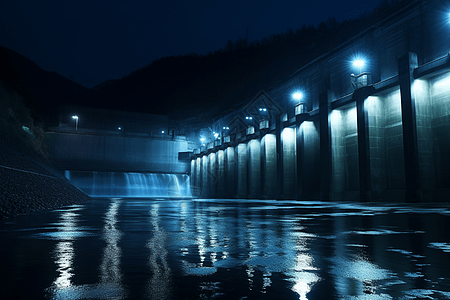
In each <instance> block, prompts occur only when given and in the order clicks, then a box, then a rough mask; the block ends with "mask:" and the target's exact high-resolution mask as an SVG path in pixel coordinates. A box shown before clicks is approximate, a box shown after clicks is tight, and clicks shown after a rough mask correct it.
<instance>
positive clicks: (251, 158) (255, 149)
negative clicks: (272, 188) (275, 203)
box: [247, 139, 261, 198]
mask: <svg viewBox="0 0 450 300" xmlns="http://www.w3.org/2000/svg"><path fill="white" fill-rule="evenodd" d="M247 153H248V154H247V158H248V160H247V162H248V171H247V178H248V185H247V187H248V197H249V198H259V197H260V196H261V143H260V141H259V140H258V139H253V140H250V141H249V142H248V144H247Z"/></svg>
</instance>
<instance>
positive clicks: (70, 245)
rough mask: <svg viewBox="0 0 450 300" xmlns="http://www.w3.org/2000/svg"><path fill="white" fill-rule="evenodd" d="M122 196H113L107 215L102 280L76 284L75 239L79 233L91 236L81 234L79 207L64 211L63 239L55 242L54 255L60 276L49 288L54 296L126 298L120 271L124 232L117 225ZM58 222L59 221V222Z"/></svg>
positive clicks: (60, 229)
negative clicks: (74, 277)
mask: <svg viewBox="0 0 450 300" xmlns="http://www.w3.org/2000/svg"><path fill="white" fill-rule="evenodd" d="M119 206H120V200H118V199H113V200H112V201H111V204H110V206H109V209H108V210H107V212H106V214H105V217H104V226H103V230H102V238H103V240H104V241H105V242H106V246H105V248H104V250H103V255H102V260H101V264H100V268H99V270H100V283H97V284H84V285H74V284H73V282H72V277H73V276H74V274H75V270H74V267H73V262H74V257H75V252H76V251H75V247H74V242H75V241H76V239H77V238H79V237H85V236H90V235H89V234H80V232H81V228H82V227H80V226H78V224H77V217H79V216H80V214H78V213H75V211H77V210H79V209H80V208H74V209H69V210H67V211H62V214H61V216H60V219H61V222H60V223H59V224H60V225H61V227H59V229H58V230H59V234H58V235H57V236H59V237H60V238H61V239H62V241H61V242H58V243H57V244H56V246H55V250H54V257H55V259H56V261H55V263H56V264H57V266H58V269H57V271H58V273H59V276H58V277H57V278H56V279H55V281H54V282H53V284H52V286H51V287H50V288H49V289H47V291H49V292H50V294H51V296H50V298H52V299H111V298H114V299H124V298H125V297H126V292H125V290H124V288H123V286H122V284H121V279H122V273H121V271H120V258H121V249H120V247H119V246H118V243H119V241H120V238H121V236H122V233H121V231H120V230H118V228H117V223H118V219H117V216H118V212H119ZM55 225H58V224H55ZM74 232H76V233H78V234H75V235H74V234H72V233H74Z"/></svg>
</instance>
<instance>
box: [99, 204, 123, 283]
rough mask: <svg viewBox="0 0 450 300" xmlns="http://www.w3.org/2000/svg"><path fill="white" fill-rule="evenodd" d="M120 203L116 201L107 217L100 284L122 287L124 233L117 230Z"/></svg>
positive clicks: (104, 227)
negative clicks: (121, 247)
mask: <svg viewBox="0 0 450 300" xmlns="http://www.w3.org/2000/svg"><path fill="white" fill-rule="evenodd" d="M120 201H121V200H118V199H114V200H113V201H112V202H111V205H110V207H109V209H108V211H107V212H106V215H105V224H104V226H103V234H102V238H103V239H104V240H105V242H106V247H105V249H104V250H103V256H102V262H101V264H100V283H102V284H113V285H116V286H118V287H119V286H121V280H122V274H121V272H120V258H121V255H122V250H121V249H120V247H119V245H118V244H119V241H120V238H121V237H122V232H121V231H120V230H119V229H118V228H117V222H118V220H117V215H118V211H119V206H120Z"/></svg>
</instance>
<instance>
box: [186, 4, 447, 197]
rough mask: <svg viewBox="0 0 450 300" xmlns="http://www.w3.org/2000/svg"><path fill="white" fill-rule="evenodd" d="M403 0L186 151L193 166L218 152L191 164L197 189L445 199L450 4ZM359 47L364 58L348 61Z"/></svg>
mask: <svg viewBox="0 0 450 300" xmlns="http://www.w3.org/2000/svg"><path fill="white" fill-rule="evenodd" d="M404 3H405V5H404V6H403V7H402V8H401V9H399V10H398V11H396V12H395V13H393V14H392V15H391V16H389V17H388V18H386V19H384V20H380V21H379V24H378V25H377V26H374V27H372V28H369V29H367V30H366V31H364V32H362V33H361V34H359V35H358V36H355V37H354V38H353V39H351V40H349V41H347V42H345V43H343V44H341V45H340V46H338V47H336V48H335V49H334V50H333V51H331V52H329V53H326V54H325V55H322V56H320V57H318V58H317V59H315V60H314V61H312V62H311V63H309V64H307V65H306V66H304V67H302V68H301V69H299V70H298V71H297V72H295V73H294V74H292V75H291V76H290V77H289V78H286V79H285V80H284V82H283V83H282V84H281V85H280V86H278V87H275V88H272V89H270V90H268V91H267V92H261V93H260V94H258V95H256V96H255V98H254V99H252V100H251V101H248V102H247V103H246V104H244V105H243V106H242V107H240V108H239V109H236V110H235V111H234V112H233V113H231V114H229V115H227V116H224V117H223V118H220V119H218V120H216V121H215V122H214V124H212V128H213V130H214V131H215V132H221V135H220V136H219V139H220V140H219V141H218V142H217V143H214V147H208V149H206V148H204V149H202V150H201V151H200V150H199V151H196V152H194V153H196V154H195V155H194V156H193V157H192V162H191V172H198V170H199V167H198V164H199V163H200V161H201V162H205V157H208V156H209V157H212V156H213V155H214V153H219V152H220V151H224V152H225V155H224V156H223V157H224V158H226V159H223V161H220V163H219V164H218V170H220V171H218V170H216V169H215V167H214V166H217V165H211V166H212V167H210V168H209V169H207V173H206V170H205V168H201V174H197V173H195V176H196V178H198V177H201V178H202V180H201V181H199V180H194V181H192V182H191V184H192V185H193V186H195V188H196V191H197V195H198V196H199V197H214V198H222V197H223V198H228V197H239V198H254V197H258V198H272V199H273V198H277V199H322V200H360V201H407V202H420V201H447V200H448V195H449V193H450V155H449V154H450V57H449V54H448V53H449V50H450V40H449V39H448V36H449V34H450V22H449V13H450V11H443V10H444V9H449V8H448V7H447V8H446V7H444V6H442V5H441V4H442V3H441V1H438V0H415V1H410V2H404ZM357 57H361V58H364V60H365V62H366V63H365V65H364V66H363V67H361V66H358V68H356V67H353V66H352V64H351V62H352V59H354V58H357ZM356 69H358V70H356ZM355 73H356V75H355ZM298 90H300V91H302V92H303V94H304V97H303V99H302V100H301V101H302V103H301V105H297V106H296V104H298V100H296V101H297V102H294V100H293V99H292V98H291V94H292V93H293V92H294V91H298ZM262 108H264V109H262ZM216 156H217V155H216ZM219 157H222V154H220V155H219ZM210 161H211V160H210ZM222 170H223V174H224V175H219V176H218V175H216V174H217V172H219V174H222ZM223 189H224V192H222V190H223Z"/></svg>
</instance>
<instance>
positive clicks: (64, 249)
mask: <svg viewBox="0 0 450 300" xmlns="http://www.w3.org/2000/svg"><path fill="white" fill-rule="evenodd" d="M76 211H77V209H76V208H74V209H69V210H67V211H64V212H62V214H61V215H60V219H61V222H60V223H59V224H57V225H59V226H58V236H59V238H60V239H61V241H60V242H58V243H57V244H56V247H55V250H54V251H53V256H54V258H55V259H56V261H55V263H56V265H57V266H58V269H57V271H58V273H59V276H58V277H57V278H56V279H55V281H54V282H53V284H52V287H53V289H55V290H60V289H64V288H68V287H70V286H71V285H72V282H71V278H72V276H73V275H74V273H73V260H74V257H75V251H74V246H73V243H74V240H75V238H74V237H73V236H72V235H71V234H70V233H71V232H74V231H75V230H76V228H77V218H78V217H79V214H78V213H76Z"/></svg>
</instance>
